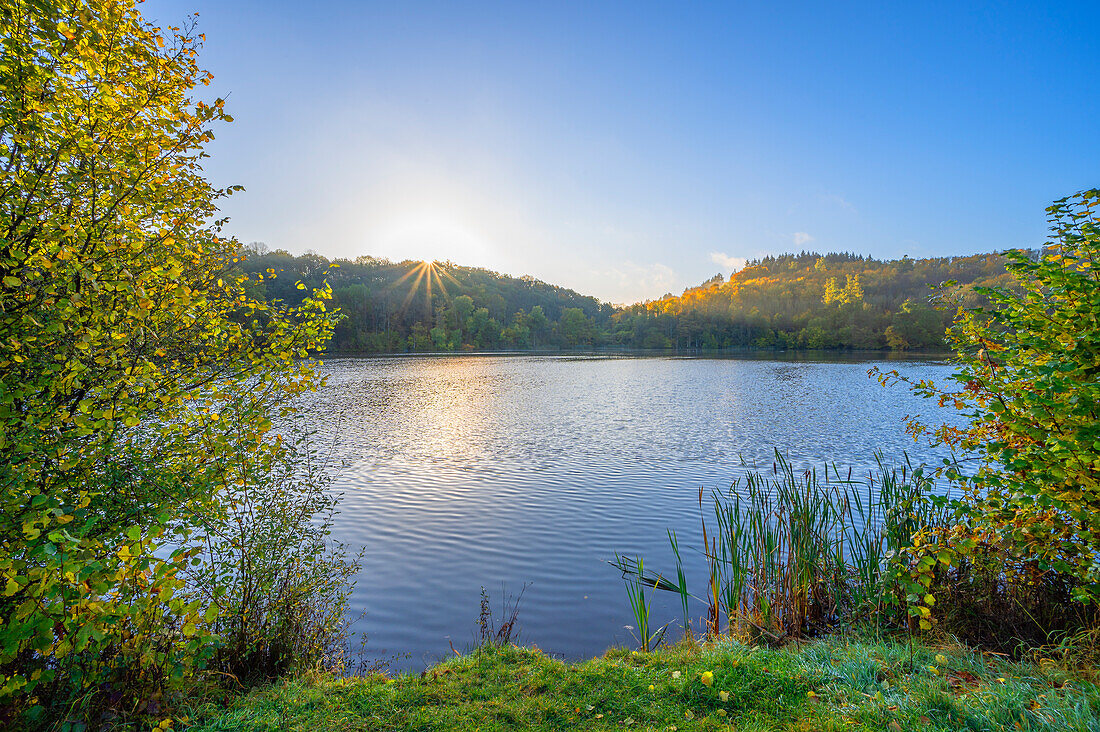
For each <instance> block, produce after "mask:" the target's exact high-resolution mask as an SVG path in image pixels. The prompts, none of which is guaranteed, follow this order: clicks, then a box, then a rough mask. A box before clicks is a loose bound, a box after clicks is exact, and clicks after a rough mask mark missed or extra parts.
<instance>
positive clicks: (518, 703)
mask: <svg viewBox="0 0 1100 732" xmlns="http://www.w3.org/2000/svg"><path fill="white" fill-rule="evenodd" d="M910 664H911V661H910V649H909V647H908V646H906V645H904V644H901V643H896V642H892V641H881V640H875V639H873V638H867V639H854V638H848V639H845V638H844V637H841V636H830V637H827V638H824V639H821V640H817V641H814V642H811V643H807V644H802V645H800V646H798V647H795V646H793V645H789V646H786V647H783V648H778V649H769V648H750V647H748V646H744V645H741V644H740V643H737V642H733V641H722V642H719V643H717V644H714V645H706V646H699V645H697V644H694V643H691V642H683V643H680V644H678V645H676V646H673V647H671V648H668V647H665V648H662V649H660V650H658V651H656V652H654V653H648V654H647V653H637V652H632V651H627V650H622V649H616V650H611V651H608V652H607V653H606V654H605V655H604V656H603V657H601V658H596V659H593V660H590V661H587V662H583V663H562V662H560V661H557V660H554V659H551V658H549V657H548V656H546V655H545V654H543V653H542V652H541V651H539V650H537V649H524V648H517V647H515V646H505V647H498V648H493V647H490V648H485V649H482V650H480V651H477V652H474V653H472V654H469V655H466V656H462V657H455V658H452V659H450V660H447V661H445V662H443V663H441V664H439V665H438V666H435V667H434V668H432V669H429V670H428V671H426V672H425V673H423V674H419V675H400V676H397V677H395V678H387V677H385V676H381V675H376V676H372V677H368V678H347V679H339V678H333V677H329V676H322V675H314V676H309V675H307V676H300V677H298V678H295V679H293V680H289V681H284V682H280V683H277V684H275V685H272V686H270V687H267V688H264V689H261V690H258V691H255V692H253V693H252V694H250V695H248V696H245V697H242V698H240V699H238V700H236V701H235V702H233V703H232V705H231V706H230V707H229V708H225V709H211V708H207V709H204V710H195V711H194V712H193V713H192V718H193V719H195V720H197V721H198V722H197V724H194V725H193V726H192V729H193V730H195V731H196V732H238V731H239V732H244V731H246V730H257V731H258V730H310V732H325V731H327V730H342V731H343V730H565V729H584V730H624V729H638V730H667V731H671V730H682V731H684V732H686V731H688V730H731V729H733V730H743V731H745V732H748V731H751V730H807V731H808V730H821V731H823V732H825V731H829V730H891V731H893V732H902V731H903V730H905V731H907V730H952V731H953V732H954V731H955V730H975V731H978V730H983V731H984V730H1019V729H1022V730H1058V732H1070V731H1075V730H1100V687H1098V686H1097V685H1096V683H1095V679H1094V675H1093V673H1092V672H1089V671H1080V670H1078V671H1074V670H1072V669H1067V668H1066V667H1063V666H1061V665H1058V664H1056V663H1054V662H1051V661H1049V660H1046V661H1041V662H1040V663H1037V664H1017V663H1013V662H1009V661H1007V660H1005V659H1003V658H1002V657H999V656H991V655H983V654H980V653H977V652H974V651H970V650H968V649H966V648H964V647H961V646H957V645H953V646H942V647H935V646H929V645H917V646H916V647H915V648H914V649H913V657H912V665H910ZM708 673H709V674H710V676H709V677H708V676H706V675H705V674H708ZM707 682H709V683H707ZM179 726H180V725H177V728H178V727H179Z"/></svg>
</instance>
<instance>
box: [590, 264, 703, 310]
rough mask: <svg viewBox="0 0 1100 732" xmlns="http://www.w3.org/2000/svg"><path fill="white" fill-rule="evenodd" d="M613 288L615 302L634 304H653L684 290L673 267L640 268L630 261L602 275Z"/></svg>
mask: <svg viewBox="0 0 1100 732" xmlns="http://www.w3.org/2000/svg"><path fill="white" fill-rule="evenodd" d="M599 276H600V278H601V279H603V280H604V281H605V283H606V285H605V286H607V285H610V287H611V288H612V289H613V291H614V294H613V295H612V298H611V302H616V303H631V302H641V301H643V300H652V299H656V298H658V297H660V296H661V295H663V294H665V293H669V292H671V293H677V292H680V291H681V290H683V289H684V283H683V280H682V279H681V277H680V276H679V275H678V274H677V273H676V272H675V270H673V269H672V268H671V267H669V266H667V265H664V264H661V263H660V262H654V263H653V264H637V263H636V262H632V261H630V260H626V261H625V262H622V263H621V264H620V265H619V266H617V267H615V268H613V269H610V270H605V271H603V272H600V273H599Z"/></svg>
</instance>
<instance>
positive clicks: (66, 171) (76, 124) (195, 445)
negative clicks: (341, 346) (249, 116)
mask: <svg viewBox="0 0 1100 732" xmlns="http://www.w3.org/2000/svg"><path fill="white" fill-rule="evenodd" d="M200 42H201V36H196V35H195V34H194V33H193V31H192V30H191V29H181V28H168V29H158V28H155V27H152V26H151V25H149V24H148V23H147V22H146V21H145V20H144V19H143V18H142V17H141V15H140V13H139V12H138V10H137V7H136V2H134V1H133V0H123V1H121V2H112V3H101V2H76V3H72V4H66V5H63V6H62V5H57V4H53V3H40V2H30V1H29V0H3V2H0V43H2V47H3V53H2V55H0V232H2V233H0V536H3V537H4V540H3V542H2V543H0V575H2V576H0V580H2V582H0V724H7V723H8V722H11V720H12V715H14V714H24V713H25V714H26V715H28V716H26V717H25V718H24V719H26V720H33V719H35V718H37V719H39V720H46V719H48V718H51V715H52V717H55V718H56V717H60V718H62V719H63V718H66V717H69V718H74V719H78V718H80V717H82V716H83V717H85V718H87V717H89V715H92V714H93V713H94V714H95V715H97V716H96V717H95V718H96V719H97V720H102V721H107V720H110V719H112V718H115V717H118V716H120V715H126V714H131V713H147V714H152V713H154V712H155V711H156V709H157V708H158V706H159V705H160V704H161V699H162V695H163V693H164V691H165V689H166V687H167V685H168V684H169V683H176V682H180V681H184V680H187V679H189V678H191V677H192V676H193V675H194V674H195V673H196V672H197V671H198V670H199V669H201V668H202V667H203V665H204V664H205V663H206V662H207V661H208V660H209V657H210V656H211V654H213V653H214V652H215V650H216V646H217V637H216V631H217V627H216V624H215V621H216V619H217V616H218V613H219V606H218V605H217V604H216V603H213V604H207V603H205V602H204V598H203V597H202V596H201V595H199V594H198V593H197V592H196V590H195V588H194V587H193V586H191V585H189V584H188V581H187V579H186V575H185V569H186V567H188V566H190V564H191V563H192V562H201V561H202V559H201V557H200V556H199V553H198V552H199V549H198V547H197V546H195V545H194V544H193V543H192V542H191V541H190V538H191V533H192V531H193V528H194V526H195V524H196V522H197V521H198V517H201V516H210V515H214V514H216V513H217V511H218V510H219V507H218V500H219V498H220V496H221V495H222V494H223V493H224V492H225V491H228V490H230V486H236V485H247V484H248V483H249V481H250V480H253V479H254V477H255V476H257V475H262V474H264V473H265V472H266V471H268V470H269V469H270V468H271V467H272V466H276V465H278V464H280V463H281V462H282V461H284V459H285V454H284V451H283V448H282V444H281V442H280V441H279V440H276V439H270V435H269V434H268V433H269V431H270V430H271V429H272V424H273V420H275V419H277V418H278V417H279V416H280V415H281V414H282V413H283V412H284V411H285V409H286V408H287V401H288V400H289V399H290V398H291V397H293V396H294V395H296V394H298V393H299V392H301V391H303V390H306V389H311V388H314V386H315V383H316V382H315V379H314V376H313V373H312V371H311V370H310V369H309V368H308V366H306V365H305V364H303V363H302V362H301V361H300V358H301V357H302V356H305V355H307V354H308V353H310V352H311V351H313V350H315V349H318V348H320V347H322V346H323V344H324V343H325V341H326V340H327V339H328V338H329V336H330V335H331V330H332V324H333V318H332V315H331V313H329V312H326V306H325V299H326V297H328V291H327V288H325V287H324V286H321V287H319V288H318V289H317V290H316V291H314V292H313V293H312V294H308V295H307V296H306V297H304V298H302V299H301V300H300V302H298V303H296V304H295V305H294V306H293V307H289V306H285V305H280V304H277V303H269V302H267V301H265V300H262V299H257V298H256V297H254V296H253V295H252V294H251V293H252V292H254V290H255V287H254V283H253V281H252V280H250V279H249V278H248V277H247V276H245V275H243V274H240V273H239V267H238V265H239V262H237V261H236V255H237V253H238V251H239V247H238V245H237V244H236V243H235V242H233V241H231V240H227V239H225V238H223V237H221V236H220V235H219V233H218V232H219V228H220V222H219V221H212V219H213V217H214V216H215V215H216V211H217V208H216V206H217V202H218V200H219V199H220V198H222V197H224V196H226V195H229V194H230V193H231V192H232V189H215V188H212V187H211V186H210V185H209V184H208V183H207V182H206V181H205V180H204V179H203V177H202V169H201V164H202V159H203V157H204V156H205V153H204V152H203V147H204V145H205V144H206V143H207V142H209V141H210V140H211V139H212V137H213V134H212V132H211V125H212V124H214V123H216V122H220V121H230V118H229V116H228V115H227V114H226V113H225V111H224V104H223V102H222V100H216V101H215V102H213V103H206V102H203V101H195V100H194V99H193V98H192V97H191V94H192V92H193V91H194V90H195V89H196V87H197V85H199V84H208V83H209V81H210V75H209V74H208V73H207V72H205V71H203V70H201V69H200V68H199V67H198V65H197V62H196V57H197V49H198V46H199V43H200ZM255 279H262V278H255ZM301 287H303V288H304V287H305V286H304V285H301ZM5 720H6V721H5Z"/></svg>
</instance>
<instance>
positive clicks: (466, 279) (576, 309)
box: [241, 247, 615, 352]
mask: <svg viewBox="0 0 1100 732" xmlns="http://www.w3.org/2000/svg"><path fill="white" fill-rule="evenodd" d="M244 255H245V258H244V261H243V264H242V265H241V266H242V267H243V269H244V270H245V271H246V272H248V273H251V274H257V275H264V276H265V280H264V282H263V287H264V292H263V294H264V295H265V296H266V297H267V298H268V299H272V300H274V299H279V300H285V301H288V302H294V301H296V300H297V299H299V298H300V297H301V295H302V294H303V293H305V292H308V291H310V290H311V289H312V288H313V287H314V286H319V285H321V284H322V283H323V282H325V281H326V280H327V281H328V283H329V284H330V285H331V286H332V292H333V300H334V305H335V307H338V308H340V311H341V312H342V313H343V314H344V316H345V317H344V319H343V320H342V321H341V322H340V324H339V325H338V326H337V328H336V335H335V337H334V339H333V341H332V344H331V346H330V349H329V350H331V351H343V352H395V351H458V350H474V349H476V350H493V349H528V348H573V347H577V346H594V345H600V344H602V343H603V338H602V337H601V334H604V333H606V332H607V331H608V328H609V326H610V323H611V317H612V315H613V314H614V312H615V308H614V307H612V306H611V305H610V304H607V303H601V302H600V301H599V300H597V299H596V298H593V297H586V296H584V295H581V294H579V293H577V292H574V291H573V290H567V289H565V288H563V287H557V286H555V285H550V284H547V283H545V282H540V281H539V280H536V279H534V278H533V277H510V276H508V275H502V274H498V273H496V272H491V271H489V270H486V269H479V268H476V267H463V266H460V265H456V264H452V263H451V262H439V263H433V264H427V263H423V262H415V261H405V262H391V261H389V260H386V259H377V258H375V257H357V258H356V259H354V260H348V259H337V260H332V261H329V260H328V259H326V258H324V257H322V256H319V255H316V254H305V255H302V256H293V255H290V254H288V253H287V252H284V251H274V252H262V251H257V248H256V247H253V248H252V249H251V250H246V251H245V252H244ZM271 275H275V276H274V277H272V276H271ZM298 283H301V284H302V285H304V286H305V289H304V290H302V289H299V287H298Z"/></svg>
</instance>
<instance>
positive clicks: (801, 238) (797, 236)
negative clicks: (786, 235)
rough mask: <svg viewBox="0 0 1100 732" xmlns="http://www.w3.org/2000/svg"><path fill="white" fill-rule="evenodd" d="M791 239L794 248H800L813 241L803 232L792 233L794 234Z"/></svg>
mask: <svg viewBox="0 0 1100 732" xmlns="http://www.w3.org/2000/svg"><path fill="white" fill-rule="evenodd" d="M791 239H792V240H793V241H794V245H795V246H796V247H800V246H802V245H803V244H809V243H810V242H812V241H813V240H814V238H813V237H812V236H810V235H809V234H807V233H806V232H805V231H796V232H794V234H793V235H792V236H791Z"/></svg>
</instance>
